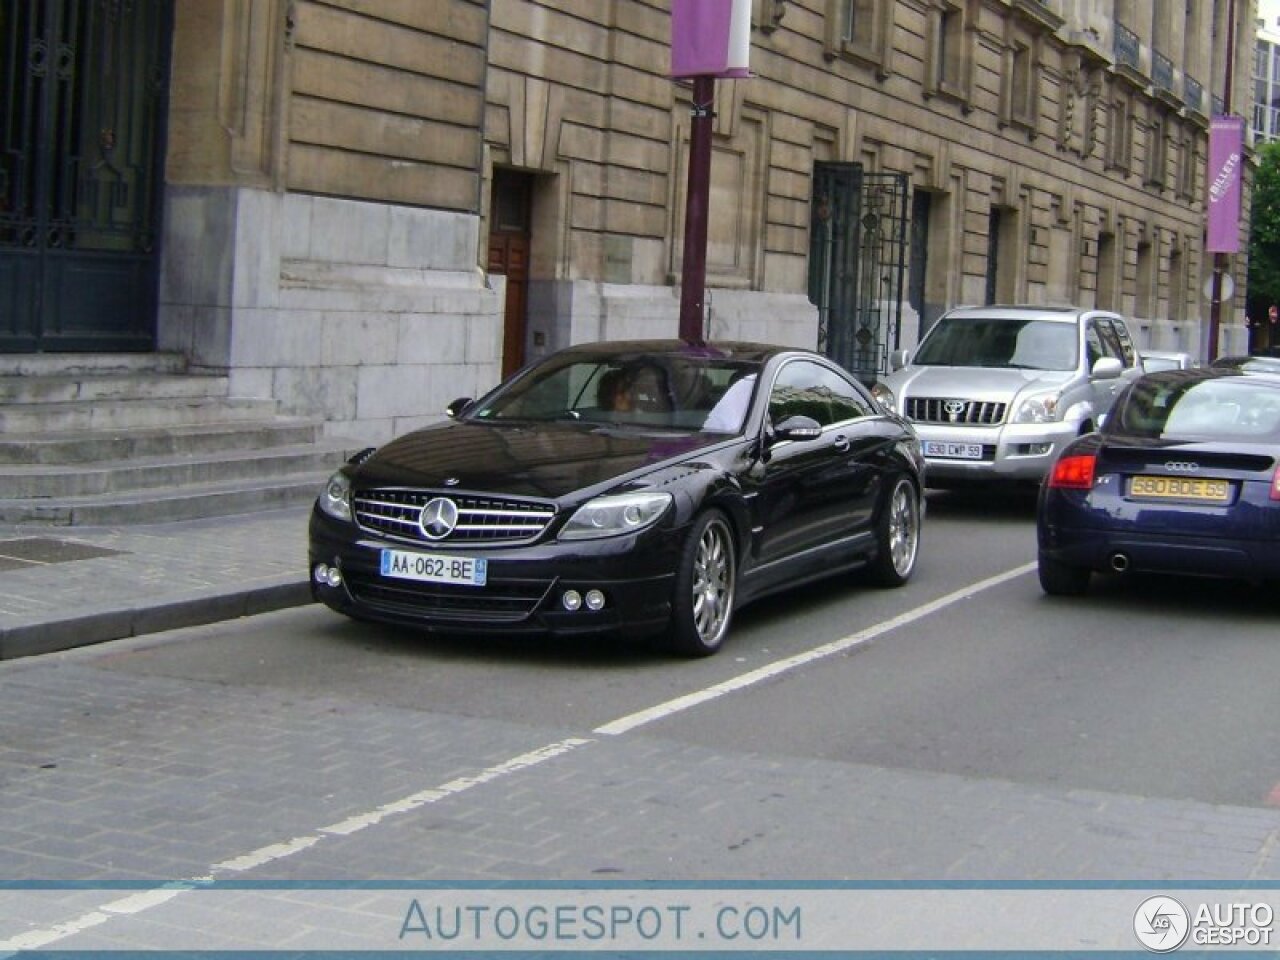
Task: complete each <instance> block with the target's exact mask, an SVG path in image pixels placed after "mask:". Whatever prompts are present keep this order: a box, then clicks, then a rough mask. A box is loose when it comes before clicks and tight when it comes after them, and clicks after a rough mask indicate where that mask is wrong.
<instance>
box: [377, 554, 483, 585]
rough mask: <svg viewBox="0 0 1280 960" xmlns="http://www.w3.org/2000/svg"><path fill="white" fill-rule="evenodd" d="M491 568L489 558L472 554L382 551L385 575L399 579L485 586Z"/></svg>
mask: <svg viewBox="0 0 1280 960" xmlns="http://www.w3.org/2000/svg"><path fill="white" fill-rule="evenodd" d="M488 567H489V561H487V560H484V559H475V558H472V557H455V556H450V555H448V554H439V553H414V552H410V551H407V550H383V551H382V570H381V573H382V575H383V576H384V577H394V578H396V579H398V580H419V581H422V582H423V583H457V584H462V585H463V586H468V587H483V586H484V585H485V581H486V580H487V579H488V574H489V570H488Z"/></svg>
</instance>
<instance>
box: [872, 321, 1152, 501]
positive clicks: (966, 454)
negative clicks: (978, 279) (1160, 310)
mask: <svg viewBox="0 0 1280 960" xmlns="http://www.w3.org/2000/svg"><path fill="white" fill-rule="evenodd" d="M891 364H892V366H893V368H894V369H893V372H891V373H890V374H889V375H888V376H886V377H884V378H883V379H882V380H881V381H880V382H878V383H877V384H876V385H875V387H874V388H873V390H872V392H873V393H874V394H875V396H876V399H877V400H879V401H880V402H881V403H882V404H884V405H885V406H886V407H888V408H890V409H892V410H895V411H897V412H899V413H901V414H903V415H905V416H906V418H907V419H908V420H910V421H911V423H912V424H913V425H914V426H915V428H916V432H917V433H918V434H919V436H920V439H921V441H922V443H923V447H924V455H925V459H926V461H927V462H928V472H927V476H928V478H929V482H930V484H931V485H945V484H946V482H947V481H956V480H966V479H982V478H986V479H994V478H1006V479H1011V480H1032V481H1039V480H1040V479H1041V478H1042V477H1043V476H1044V475H1045V473H1047V472H1048V470H1049V467H1050V465H1052V463H1053V461H1054V459H1055V458H1056V457H1057V456H1058V454H1059V453H1060V452H1061V451H1062V449H1063V448H1064V447H1065V446H1066V445H1067V444H1068V443H1070V442H1071V441H1072V440H1074V439H1075V438H1076V437H1078V436H1080V435H1081V434H1084V433H1088V432H1090V431H1091V430H1093V429H1094V428H1095V427H1096V426H1097V425H1098V422H1099V418H1100V417H1102V416H1103V415H1104V414H1105V413H1106V412H1107V411H1108V410H1109V409H1110V408H1111V404H1112V403H1113V402H1114V400H1115V398H1116V395H1117V394H1119V392H1120V390H1121V388H1123V387H1124V386H1126V385H1127V384H1128V383H1129V382H1131V381H1132V380H1135V379H1137V378H1138V377H1139V376H1141V375H1142V372H1143V371H1142V365H1141V362H1140V361H1139V359H1138V352H1137V350H1135V349H1134V346H1133V339H1132V338H1131V337H1130V335H1129V330H1128V327H1127V326H1126V325H1125V322H1124V320H1123V318H1121V317H1120V316H1119V315H1117V314H1114V313H1110V312H1107V311H1104V310H1085V309H1081V308H1077V307H1036V306H989V307H961V308H957V309H955V310H951V311H949V312H947V313H945V314H943V315H942V317H941V318H939V320H938V322H937V324H936V325H935V326H934V327H933V329H932V330H930V331H929V333H928V334H927V335H926V336H925V338H924V339H923V340H922V341H921V342H920V345H919V346H918V347H917V348H916V350H914V351H913V352H910V353H908V352H905V351H902V352H896V353H895V354H894V356H893V357H892V358H891Z"/></svg>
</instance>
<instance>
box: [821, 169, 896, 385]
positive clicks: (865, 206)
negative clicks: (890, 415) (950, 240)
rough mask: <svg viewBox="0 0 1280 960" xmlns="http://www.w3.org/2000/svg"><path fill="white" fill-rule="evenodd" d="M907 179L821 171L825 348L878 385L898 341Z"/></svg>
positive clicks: (886, 175) (823, 342) (850, 172)
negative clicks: (878, 377)
mask: <svg viewBox="0 0 1280 960" xmlns="http://www.w3.org/2000/svg"><path fill="white" fill-rule="evenodd" d="M906 205H907V178H906V176H905V175H904V174H899V173H866V172H864V171H863V169H862V165H861V164H857V163H820V164H818V165H817V166H816V167H815V168H814V187H813V214H812V225H811V229H810V245H809V298H810V299H811V300H812V301H813V302H814V303H815V304H817V307H818V349H819V350H821V351H822V352H823V353H825V354H826V355H827V356H828V357H830V358H831V359H833V360H835V361H836V362H837V363H839V364H841V365H842V366H843V367H844V368H845V369H847V370H849V371H851V372H852V373H854V374H855V375H857V376H858V377H859V378H860V379H862V380H864V381H867V382H871V381H874V380H875V379H876V377H877V376H878V375H879V374H881V373H884V372H885V371H886V370H887V368H888V359H889V351H890V350H893V349H896V348H897V347H898V343H899V337H900V327H901V324H902V297H903V292H904V291H903V279H904V275H905V261H906V240H907V216H906V209H907V207H906Z"/></svg>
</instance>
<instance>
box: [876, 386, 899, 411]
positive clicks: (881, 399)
mask: <svg viewBox="0 0 1280 960" xmlns="http://www.w3.org/2000/svg"><path fill="white" fill-rule="evenodd" d="M871 395H872V396H873V397H875V398H876V402H877V403H879V404H880V405H881V406H882V407H884V408H885V409H886V410H888V411H889V412H890V413H897V412H898V403H897V401H896V400H895V399H894V397H893V391H892V390H890V389H889V388H888V387H886V386H885V385H884V384H883V383H880V382H879V381H877V382H876V383H875V385H874V386H872V388H871Z"/></svg>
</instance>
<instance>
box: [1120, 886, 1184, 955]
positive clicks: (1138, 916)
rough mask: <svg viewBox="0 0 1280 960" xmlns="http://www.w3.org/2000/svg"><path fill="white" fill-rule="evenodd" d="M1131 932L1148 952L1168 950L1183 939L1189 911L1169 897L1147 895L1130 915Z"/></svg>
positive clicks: (1181, 942)
mask: <svg viewBox="0 0 1280 960" xmlns="http://www.w3.org/2000/svg"><path fill="white" fill-rule="evenodd" d="M1133 932H1134V935H1135V936H1137V938H1138V942H1139V943H1140V944H1142V945H1143V946H1144V947H1146V948H1147V949H1148V950H1150V951H1151V952H1152V953H1170V952H1172V951H1174V950H1177V949H1178V948H1179V947H1180V946H1182V945H1183V944H1184V943H1186V941H1187V934H1188V933H1190V932H1191V915H1190V914H1189V913H1187V908H1186V907H1184V906H1183V905H1182V904H1180V903H1179V902H1178V901H1177V900H1175V899H1173V897H1164V896H1160V897H1148V898H1147V899H1146V900H1143V901H1142V903H1141V905H1140V906H1139V907H1138V912H1137V913H1135V914H1134V915H1133Z"/></svg>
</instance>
